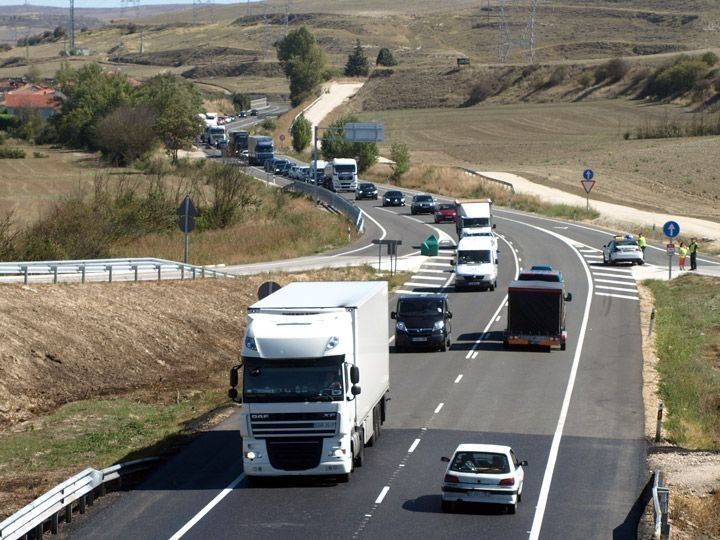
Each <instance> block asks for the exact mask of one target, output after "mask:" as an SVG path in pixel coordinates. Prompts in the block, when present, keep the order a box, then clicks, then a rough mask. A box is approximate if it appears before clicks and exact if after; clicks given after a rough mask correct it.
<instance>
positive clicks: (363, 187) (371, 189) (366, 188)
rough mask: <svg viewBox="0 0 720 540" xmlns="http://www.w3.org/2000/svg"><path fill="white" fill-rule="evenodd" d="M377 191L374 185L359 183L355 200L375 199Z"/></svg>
mask: <svg viewBox="0 0 720 540" xmlns="http://www.w3.org/2000/svg"><path fill="white" fill-rule="evenodd" d="M377 198H378V190H377V188H376V187H375V184H371V183H370V182H361V183H359V184H358V187H357V190H356V191H355V200H356V201H357V200H360V199H377Z"/></svg>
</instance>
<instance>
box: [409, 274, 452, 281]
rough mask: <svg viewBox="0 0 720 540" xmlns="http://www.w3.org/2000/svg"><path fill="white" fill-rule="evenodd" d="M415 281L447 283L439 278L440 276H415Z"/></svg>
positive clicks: (442, 278)
mask: <svg viewBox="0 0 720 540" xmlns="http://www.w3.org/2000/svg"><path fill="white" fill-rule="evenodd" d="M413 279H422V280H423V281H427V280H430V281H445V278H444V277H438V276H421V275H420V274H415V275H414V276H413Z"/></svg>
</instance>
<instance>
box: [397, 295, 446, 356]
mask: <svg viewBox="0 0 720 540" xmlns="http://www.w3.org/2000/svg"><path fill="white" fill-rule="evenodd" d="M390 317H391V318H393V319H395V321H396V322H395V350H396V351H398V352H401V351H404V350H407V349H409V348H420V349H433V350H437V349H439V350H441V351H446V350H447V349H448V347H450V334H451V332H452V326H451V324H450V319H452V313H451V312H450V309H449V307H448V300H447V294H423V295H417V296H416V295H412V296H410V295H402V296H400V298H398V303H397V311H393V312H392V313H391V314H390Z"/></svg>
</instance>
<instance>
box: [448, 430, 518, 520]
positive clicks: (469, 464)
mask: <svg viewBox="0 0 720 540" xmlns="http://www.w3.org/2000/svg"><path fill="white" fill-rule="evenodd" d="M442 460H443V461H446V462H448V467H447V470H446V471H445V479H444V480H443V485H442V510H443V512H451V511H452V510H453V508H454V505H455V503H458V502H469V503H483V504H502V505H504V506H505V507H506V508H507V511H508V512H509V513H510V514H514V513H515V512H516V511H517V506H518V503H519V502H520V500H521V498H522V489H523V479H524V478H525V473H524V471H523V466H527V461H519V460H518V459H517V458H516V457H515V453H514V452H513V450H512V448H510V447H509V446H500V445H496V444H461V445H460V446H458V447H457V448H456V449H455V453H454V454H453V456H452V458H446V457H443V458H442Z"/></svg>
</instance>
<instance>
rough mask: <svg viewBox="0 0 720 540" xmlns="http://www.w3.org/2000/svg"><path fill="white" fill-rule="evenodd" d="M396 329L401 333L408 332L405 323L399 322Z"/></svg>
mask: <svg viewBox="0 0 720 540" xmlns="http://www.w3.org/2000/svg"><path fill="white" fill-rule="evenodd" d="M395 328H397V329H398V330H400V331H401V332H407V326H405V323H404V322H402V321H398V322H396V323H395Z"/></svg>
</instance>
